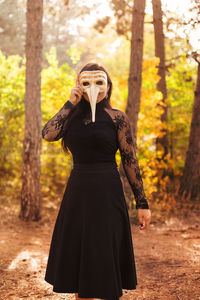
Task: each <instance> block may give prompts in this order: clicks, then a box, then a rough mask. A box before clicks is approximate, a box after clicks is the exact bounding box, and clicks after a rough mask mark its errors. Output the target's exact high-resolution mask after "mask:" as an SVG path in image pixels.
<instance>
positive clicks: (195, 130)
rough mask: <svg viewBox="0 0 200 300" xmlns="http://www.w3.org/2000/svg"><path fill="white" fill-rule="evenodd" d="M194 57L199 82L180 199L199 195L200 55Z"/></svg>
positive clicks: (179, 192)
mask: <svg viewBox="0 0 200 300" xmlns="http://www.w3.org/2000/svg"><path fill="white" fill-rule="evenodd" d="M193 57H194V59H195V60H196V62H197V63H198V67H197V82H196V89H195V91H194V106H193V112H192V122H191V126H190V137H189V145H188V150H187V154H186V160H185V165H184V169H183V176H182V179H181V184H180V187H179V191H178V195H179V199H180V198H183V199H185V198H189V199H191V200H195V198H196V197H197V195H198V192H199V175H200V172H199V170H200V142H199V136H200V55H199V54H197V53H193Z"/></svg>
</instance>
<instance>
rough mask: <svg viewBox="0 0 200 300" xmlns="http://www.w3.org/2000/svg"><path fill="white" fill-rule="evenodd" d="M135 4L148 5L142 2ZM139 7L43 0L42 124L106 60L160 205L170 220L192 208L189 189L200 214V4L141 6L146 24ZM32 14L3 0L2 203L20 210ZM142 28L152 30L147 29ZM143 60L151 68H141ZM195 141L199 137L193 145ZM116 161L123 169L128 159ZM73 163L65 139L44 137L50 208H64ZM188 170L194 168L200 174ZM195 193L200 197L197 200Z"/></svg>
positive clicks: (18, 1)
mask: <svg viewBox="0 0 200 300" xmlns="http://www.w3.org/2000/svg"><path fill="white" fill-rule="evenodd" d="M154 2H155V3H154ZM153 4H154V10H153ZM158 4H160V5H162V7H161V9H160V10H159V7H158V8H157V9H156V5H158ZM135 5H136V6H137V5H140V6H141V3H140V4H137V3H135ZM144 5H145V6H144ZM133 8H134V1H127V0H115V1H111V0H110V1H108V0H104V1H95V2H94V1H89V0H85V1H84V0H81V1H79V0H75V1H64V0H50V1H44V3H43V19H42V30H43V37H42V50H41V51H42V61H41V65H42V66H41V68H42V70H41V109H42V125H44V124H45V123H46V122H47V121H48V120H49V119H50V118H51V117H53V115H54V114H55V113H56V112H57V111H58V110H59V109H60V108H61V107H62V105H63V104H64V103H65V102H66V100H67V99H68V97H69V95H70V91H71V88H72V87H73V86H74V85H75V77H76V73H77V72H78V70H79V69H80V67H81V66H82V65H84V64H85V63H87V62H88V61H90V60H96V61H98V62H102V63H103V64H104V65H105V67H106V68H107V70H108V72H109V73H110V76H111V78H112V80H113V93H112V97H111V103H112V106H113V107H115V108H119V109H121V110H123V111H126V112H127V114H128V116H129V118H130V119H133V131H134V133H135V135H136V136H137V157H138V160H139V164H140V168H141V173H142V176H143V181H144V187H145V192H146V194H147V197H148V198H149V201H150V203H151V204H152V205H155V203H160V206H159V207H161V208H162V209H163V208H164V211H166V212H167V213H168V212H169V211H173V210H174V208H175V206H177V202H178V204H181V205H182V206H184V204H186V203H185V200H184V201H182V203H181V200H180V201H177V199H175V193H177V192H178V191H179V195H182V194H183V192H184V191H185V194H186V196H187V198H189V199H188V201H187V204H188V205H190V209H192V207H193V206H194V205H195V203H198V204H199V203H200V200H199V182H200V178H199V167H200V166H199V163H198V158H199V157H200V149H198V150H197V149H194V148H193V147H195V146H194V145H191V147H190V148H189V140H190V138H191V136H194V135H195V132H197V136H198V133H199V132H200V129H199V125H198V126H196V127H194V128H193V130H194V131H195V132H191V130H190V127H191V123H192V111H193V108H194V103H195V99H194V98H195V93H194V91H195V89H198V91H199V86H198V87H197V73H198V64H199V63H198V51H199V48H200V29H199V22H200V4H199V1H198V0H196V1H195V0H184V1H181V0H177V1H172V0H170V1H169V0H168V1H165V0H162V2H160V1H150V0H147V1H146V3H145V4H144V3H143V7H142V6H141V7H140V8H138V9H143V11H144V13H145V15H144V17H143V19H140V18H141V17H140V14H138V15H137V13H135V12H134V10H133ZM26 10H27V8H26V1H23V0H6V1H3V0H1V1H0V41H1V42H0V82H1V86H0V96H1V98H0V111H1V112H0V125H1V126H0V162H1V163H0V176H1V195H2V197H3V199H2V201H6V202H9V201H12V202H15V201H17V203H19V201H20V192H21V188H22V181H23V178H22V175H21V172H22V148H23V139H24V127H25V120H24V117H25V105H24V96H25V69H26V54H25V46H26ZM134 13H135V15H134ZM154 20H158V22H157V21H155V22H154ZM159 20H160V21H159ZM132 22H133V23H134V24H135V27H134V26H133V25H134V24H132ZM137 24H139V25H137ZM136 26H140V28H142V27H143V32H142V30H141V29H140V28H139V27H138V28H136ZM134 30H135V37H136V38H137V39H140V40H142V43H141V44H142V45H139V46H137V45H138V44H139V43H137V41H136V42H135V43H136V44H135V45H134V41H133V42H132V44H131V39H132V37H133V36H134ZM156 37H157V38H156ZM134 47H135V48H134ZM134 51H135V52H134ZM136 52H137V53H136ZM131 57H132V58H133V65H131V63H130V60H131ZM138 60H139V61H141V63H142V66H141V68H142V69H141V68H140V67H137V66H136V63H134V62H135V61H138ZM159 61H160V65H159ZM134 66H136V67H134ZM163 69H164V70H163ZM159 70H160V72H161V73H160V74H159ZM162 70H163V72H162ZM131 72H132V74H133V73H134V72H135V74H139V73H141V76H142V82H141V86H140V84H139V83H138V85H137V84H136V85H135V86H134V87H131V84H130V82H129V85H128V79H129V77H131ZM133 75H134V74H133ZM131 88H133V90H131ZM134 89H135V90H138V91H139V92H140V90H141V93H140V95H136V94H134V93H136V92H135V91H134ZM198 95H199V94H198ZM198 97H199V96H198ZM135 98H137V102H138V103H139V104H138V107H139V113H138V114H137V112H135V115H133V114H134V113H132V112H129V111H128V110H126V107H127V103H128V102H131V101H132V102H133V103H134V101H136V100H135ZM199 113H200V111H199ZM194 122H195V120H194ZM136 127H137V132H135V130H134V128H136ZM197 127H198V128H197ZM198 130H199V131H198ZM195 141H196V140H195V138H194V141H193V144H195ZM159 144H160V145H161V146H160V147H159ZM187 150H189V151H190V154H191V153H193V152H194V151H195V153H196V152H198V151H199V152H198V153H197V154H195V157H194V156H193V158H194V159H188V158H187V155H186V153H187ZM116 159H117V162H118V163H120V156H119V152H118V153H117V156H116ZM195 160H196V161H195ZM188 161H189V162H188ZM186 162H188V163H187V166H186ZM71 166H72V157H70V155H65V154H64V153H63V152H62V150H61V146H60V143H59V142H56V143H48V142H46V141H44V140H43V142H42V152H41V168H42V171H41V188H42V195H43V199H44V201H45V199H46V197H48V203H51V200H52V203H54V204H55V203H56V201H58V202H59V201H60V196H62V193H63V188H64V186H65V184H66V179H67V177H68V175H69V172H70V168H71ZM184 166H185V167H184ZM189 169H190V170H194V169H195V170H196V174H194V172H192V173H191V172H189V171H188V170H189ZM193 176H194V177H195V179H194V178H193ZM194 181H195V182H194ZM181 184H182V188H181ZM128 189H129V187H128V186H127V188H126V191H127V193H126V194H127V195H128V196H129V197H128V198H127V203H128V205H129V209H130V214H131V215H132V214H134V212H133V202H134V198H133V195H131V192H130V191H129V193H128ZM194 189H195V191H196V192H195V193H194V195H191V190H194ZM180 190H181V192H180ZM189 193H190V194H189ZM4 195H6V197H4ZM188 195H189V196H188ZM129 198H130V199H129ZM50 199H51V200H50ZM54 200H55V201H54ZM49 205H50V206H51V205H53V204H49ZM179 208H180V207H179ZM131 210H132V211H131ZM186 211H188V208H187V207H186Z"/></svg>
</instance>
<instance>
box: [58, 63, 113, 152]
mask: <svg viewBox="0 0 200 300" xmlns="http://www.w3.org/2000/svg"><path fill="white" fill-rule="evenodd" d="M96 70H100V71H104V72H105V73H106V74H107V80H108V85H109V90H108V92H107V98H106V103H105V106H106V107H108V108H112V106H111V104H110V97H111V94H112V86H113V85H112V81H111V78H110V76H109V74H108V72H107V71H106V69H105V67H104V66H103V65H102V64H100V63H97V62H89V63H87V64H86V65H85V66H83V67H82V68H81V70H80V71H79V73H81V72H83V71H96ZM82 98H84V97H83V96H82ZM82 98H81V100H83V99H82ZM81 113H82V107H81V105H80V102H79V103H78V104H76V105H75V106H74V107H73V108H72V109H71V111H70V113H69V115H68V117H67V121H66V124H65V129H64V134H63V138H62V140H61V145H62V148H63V150H64V152H65V153H67V154H68V152H69V149H68V147H67V145H66V140H65V135H66V133H67V130H68V127H69V124H70V122H71V121H72V120H73V119H74V118H75V117H76V116H78V115H80V114H81Z"/></svg>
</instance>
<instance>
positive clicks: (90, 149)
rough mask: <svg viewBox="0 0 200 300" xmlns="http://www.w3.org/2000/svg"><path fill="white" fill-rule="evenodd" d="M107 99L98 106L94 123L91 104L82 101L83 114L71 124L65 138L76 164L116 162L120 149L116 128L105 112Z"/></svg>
mask: <svg viewBox="0 0 200 300" xmlns="http://www.w3.org/2000/svg"><path fill="white" fill-rule="evenodd" d="M105 101H106V100H105V99H103V100H101V101H100V102H98V103H97V104H96V113H95V122H94V123H93V122H92V120H91V119H92V113H91V108H90V103H89V102H87V101H86V100H83V98H82V100H81V103H80V106H81V107H82V108H83V112H82V113H81V114H80V115H78V116H76V117H75V118H74V119H73V120H72V121H71V122H70V126H69V129H68V130H67V133H66V135H65V137H64V139H65V143H66V145H67V146H68V148H69V149H70V151H71V153H72V156H73V161H74V163H93V162H94V163H95V162H109V161H113V162H115V154H116V151H117V149H118V148H119V147H118V140H117V132H116V127H115V125H114V123H113V121H112V119H111V118H110V116H109V114H108V113H107V112H106V111H105V109H104V108H105Z"/></svg>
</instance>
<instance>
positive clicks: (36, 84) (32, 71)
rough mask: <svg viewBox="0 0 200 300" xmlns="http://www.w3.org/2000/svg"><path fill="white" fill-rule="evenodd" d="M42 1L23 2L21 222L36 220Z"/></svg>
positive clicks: (39, 144) (38, 166)
mask: <svg viewBox="0 0 200 300" xmlns="http://www.w3.org/2000/svg"><path fill="white" fill-rule="evenodd" d="M42 17H43V0H35V1H31V0H27V13H26V22H27V29H26V48H25V52H26V92H25V132H24V142H23V166H22V191H21V211H20V214H19V217H20V218H21V219H23V220H26V221H28V220H33V221H36V220H39V219H40V218H41V216H40V203H41V191H40V172H41V170H40V154H41V144H42V137H41V130H42V127H41V123H42V117H41V94H40V90H41V68H42Z"/></svg>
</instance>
